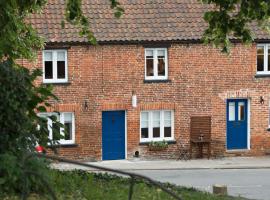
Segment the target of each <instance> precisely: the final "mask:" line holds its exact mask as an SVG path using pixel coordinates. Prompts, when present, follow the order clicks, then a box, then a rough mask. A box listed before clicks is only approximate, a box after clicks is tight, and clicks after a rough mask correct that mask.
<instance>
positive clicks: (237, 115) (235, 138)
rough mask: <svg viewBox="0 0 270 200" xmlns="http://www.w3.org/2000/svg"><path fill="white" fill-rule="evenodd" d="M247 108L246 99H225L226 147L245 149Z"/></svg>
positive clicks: (229, 148)
mask: <svg viewBox="0 0 270 200" xmlns="http://www.w3.org/2000/svg"><path fill="white" fill-rule="evenodd" d="M247 124H248V109H247V100H246V99H228V100H227V149H228V150H233V149H247V148H248V146H247V144H248V143H247V141H248V137H247V136H248V134H247V131H248V129H247Z"/></svg>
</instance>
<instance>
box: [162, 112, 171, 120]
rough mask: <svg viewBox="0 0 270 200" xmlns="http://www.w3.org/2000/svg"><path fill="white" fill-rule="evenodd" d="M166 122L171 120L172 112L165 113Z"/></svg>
mask: <svg viewBox="0 0 270 200" xmlns="http://www.w3.org/2000/svg"><path fill="white" fill-rule="evenodd" d="M164 120H171V111H165V112H164Z"/></svg>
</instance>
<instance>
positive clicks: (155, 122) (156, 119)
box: [153, 111, 160, 127]
mask: <svg viewBox="0 0 270 200" xmlns="http://www.w3.org/2000/svg"><path fill="white" fill-rule="evenodd" d="M153 127H160V112H159V111H155V112H153Z"/></svg>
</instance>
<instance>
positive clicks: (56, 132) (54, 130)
mask: <svg viewBox="0 0 270 200" xmlns="http://www.w3.org/2000/svg"><path fill="white" fill-rule="evenodd" d="M52 134H53V140H60V129H58V127H57V126H56V123H54V122H52Z"/></svg>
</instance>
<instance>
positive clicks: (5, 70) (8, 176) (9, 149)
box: [0, 59, 63, 194]
mask: <svg viewBox="0 0 270 200" xmlns="http://www.w3.org/2000/svg"><path fill="white" fill-rule="evenodd" d="M40 74H41V72H40V71H39V70H35V71H33V72H32V73H30V72H29V70H28V69H26V68H23V67H20V66H19V65H16V64H15V63H14V62H13V61H12V59H7V60H5V61H2V62H1V63H0V85H1V87H0V105H1V106H0V133H1V134H0V163H1V165H0V193H14V192H19V193H22V194H27V193H28V192H30V191H37V190H38V188H39V189H40V191H43V188H44V183H43V181H37V179H38V178H41V179H40V180H42V179H43V178H42V177H41V176H40V177H38V176H37V174H36V173H39V174H43V176H44V175H45V174H46V173H42V172H43V171H44V170H45V169H46V166H47V164H46V163H44V162H43V161H42V160H40V159H36V158H35V159H34V158H28V153H30V152H34V151H35V146H36V145H37V144H40V145H42V146H44V147H46V146H47V145H48V143H51V144H55V143H56V141H51V140H50V139H49V138H48V128H47V120H45V119H43V118H40V117H38V116H37V114H36V111H38V112H44V111H46V108H45V106H49V104H48V103H44V102H46V101H47V100H48V99H49V98H54V99H55V98H56V97H55V96H54V95H53V94H52V87H51V86H44V85H40V86H35V85H34V84H33V81H34V80H35V79H36V77H37V76H38V75H40ZM54 121H55V126H54V129H53V133H54V134H56V135H59V128H60V127H63V126H62V125H61V124H60V123H59V122H57V121H56V119H54ZM37 125H40V128H39V129H38V128H37ZM33 173H35V174H34V175H33ZM31 174H32V175H31Z"/></svg>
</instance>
